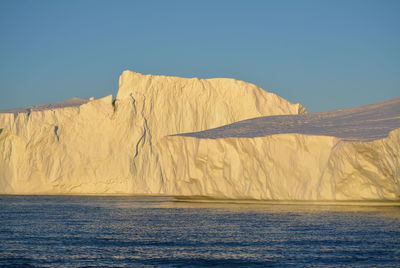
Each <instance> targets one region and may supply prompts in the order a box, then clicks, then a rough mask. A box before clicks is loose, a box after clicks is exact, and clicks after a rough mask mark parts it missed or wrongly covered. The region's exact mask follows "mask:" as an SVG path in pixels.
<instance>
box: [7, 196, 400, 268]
mask: <svg viewBox="0 0 400 268" xmlns="http://www.w3.org/2000/svg"><path fill="white" fill-rule="evenodd" d="M0 266H1V267H400V206H399V204H398V203H387V202H336V203H331V202H325V203H324V202H320V203H312V202H261V201H258V202H257V201H252V200H242V201H233V200H207V199H201V198H199V199H195V198H194V199H184V198H176V197H167V196H164V197H154V196H7V195H3V196H0Z"/></svg>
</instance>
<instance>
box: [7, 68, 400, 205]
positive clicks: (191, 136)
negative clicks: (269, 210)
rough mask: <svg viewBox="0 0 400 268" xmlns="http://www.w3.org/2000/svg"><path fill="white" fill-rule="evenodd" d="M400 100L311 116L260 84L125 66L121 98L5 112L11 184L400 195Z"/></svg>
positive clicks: (178, 192) (111, 190) (57, 190)
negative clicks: (148, 72) (144, 71)
mask: <svg viewBox="0 0 400 268" xmlns="http://www.w3.org/2000/svg"><path fill="white" fill-rule="evenodd" d="M399 147H400V98H396V99H392V100H388V101H386V102H381V103H377V104H373V105H368V106H363V107H358V108H351V109H343V110H337V111H330V112H322V113H314V114H308V113H307V111H306V109H305V108H304V107H303V106H302V105H300V104H293V103H290V102H289V101H287V100H285V99H283V98H281V97H279V96H277V95H276V94H273V93H270V92H267V91H265V90H263V89H261V88H259V87H257V86H256V85H254V84H251V83H246V82H243V81H238V80H235V79H228V78H215V79H198V78H179V77H169V76H161V75H144V74H140V73H136V72H132V71H124V72H123V73H122V75H121V76H120V80H119V90H118V92H117V94H116V97H115V99H113V97H112V96H111V95H109V96H107V97H104V98H101V99H94V98H91V99H81V98H74V99H71V100H68V101H65V102H62V103H58V104H50V105H39V106H29V107H24V108H20V109H13V110H8V111H3V112H0V193H1V194H151V195H172V196H204V197H210V198H232V199H261V200H398V199H399V198H400V153H399V152H400V148H399Z"/></svg>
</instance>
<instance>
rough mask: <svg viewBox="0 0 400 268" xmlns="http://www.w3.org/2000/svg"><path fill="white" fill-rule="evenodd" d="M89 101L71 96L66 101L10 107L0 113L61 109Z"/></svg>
mask: <svg viewBox="0 0 400 268" xmlns="http://www.w3.org/2000/svg"><path fill="white" fill-rule="evenodd" d="M87 102H89V100H88V99H84V98H72V99H69V100H66V101H62V102H59V103H52V104H42V105H34V106H26V107H22V108H16V109H10V110H3V111H0V113H15V114H18V113H31V112H39V111H46V110H54V109H61V108H67V107H76V106H80V105H82V104H85V103H87Z"/></svg>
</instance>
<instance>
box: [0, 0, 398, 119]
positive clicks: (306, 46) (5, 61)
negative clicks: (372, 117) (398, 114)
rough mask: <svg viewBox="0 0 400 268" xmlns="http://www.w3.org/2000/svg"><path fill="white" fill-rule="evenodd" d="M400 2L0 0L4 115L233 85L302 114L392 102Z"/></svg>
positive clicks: (395, 89)
mask: <svg viewBox="0 0 400 268" xmlns="http://www.w3.org/2000/svg"><path fill="white" fill-rule="evenodd" d="M399 13H400V1H396V0H394V1H390V0H376V1H368V0H360V1H352V0H346V1H340V0H339V1H324V0H315V1H306V0H303V1H285V0H283V1H282V0H280V1H279V0H277V1H256V0H253V1H234V0H230V1H221V0H220V1H204V0H202V1H184V0H182V1H173V0H169V1H111V0H110V1H90V0H82V1H71V0H69V1H53V0H52V1H48V0H41V1H34V0H26V1H20V0H10V1H5V0H0V36H1V40H0V110H4V109H10V108H16V107H22V106H26V105H36V104H46V103H54V102H59V101H63V100H66V99H69V98H72V97H85V98H88V97H91V96H94V97H95V98H99V97H103V96H106V95H109V94H113V96H115V94H116V92H117V89H118V76H119V74H120V73H121V72H122V71H123V70H126V69H129V70H133V71H137V72H140V73H146V74H163V75H174V76H181V77H199V78H214V77H232V78H236V79H240V80H244V81H247V82H251V83H254V84H257V85H258V86H260V87H262V88H264V89H266V90H268V91H271V92H274V93H276V94H278V95H280V96H282V97H284V98H286V99H288V100H289V101H291V102H295V103H297V102H299V103H301V104H303V105H304V106H305V107H306V108H307V109H308V110H309V111H311V112H317V111H325V110H332V109H339V108H346V107H353V106H360V105H365V104H370V103H374V102H378V101H383V100H386V99H390V98H394V97H396V96H400V49H399V48H400V16H399Z"/></svg>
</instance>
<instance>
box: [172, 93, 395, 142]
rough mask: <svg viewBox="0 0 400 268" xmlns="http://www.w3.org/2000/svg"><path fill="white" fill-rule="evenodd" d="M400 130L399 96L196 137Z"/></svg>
mask: <svg viewBox="0 0 400 268" xmlns="http://www.w3.org/2000/svg"><path fill="white" fill-rule="evenodd" d="M396 128H400V97H399V98H395V99H391V100H388V101H384V102H380V103H376V104H371V105H367V106H362V107H357V108H349V109H342V110H335V111H329V112H321V113H314V114H301V115H277V116H263V117H257V118H252V119H248V120H243V121H240V122H235V123H233V124H229V125H225V126H222V127H218V128H214V129H209V130H205V131H201V132H194V133H185V134H177V135H179V136H189V137H196V138H206V139H218V138H228V137H236V138H254V137H263V136H268V135H275V134H283V133H299V134H306V135H322V136H333V137H338V138H342V139H344V140H348V141H369V140H375V139H380V138H385V137H387V136H388V135H389V132H390V131H392V130H394V129H396Z"/></svg>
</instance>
